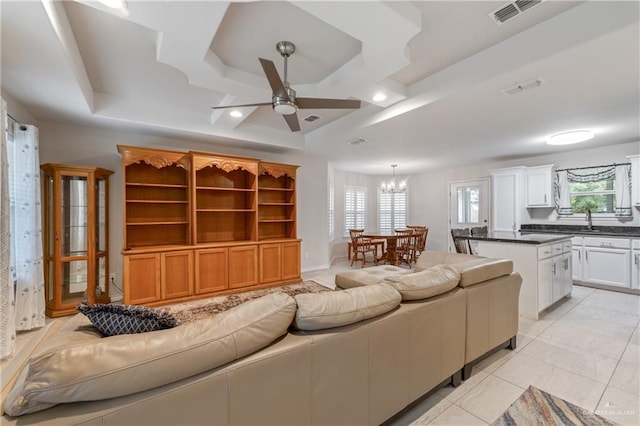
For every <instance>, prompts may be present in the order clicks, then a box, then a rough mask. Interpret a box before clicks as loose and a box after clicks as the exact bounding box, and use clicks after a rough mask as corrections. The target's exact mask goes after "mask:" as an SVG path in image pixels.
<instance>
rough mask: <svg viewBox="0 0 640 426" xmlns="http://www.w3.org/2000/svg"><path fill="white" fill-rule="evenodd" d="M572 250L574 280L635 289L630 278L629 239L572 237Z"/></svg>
mask: <svg viewBox="0 0 640 426" xmlns="http://www.w3.org/2000/svg"><path fill="white" fill-rule="evenodd" d="M578 238H579V240H578ZM571 251H572V258H573V265H574V271H573V279H574V280H576V281H581V282H584V283H593V284H602V285H608V286H615V287H626V288H634V287H633V286H632V277H631V275H632V273H633V267H634V266H636V265H635V264H634V263H633V260H634V259H632V255H631V254H632V253H631V240H630V239H629V238H615V237H606V238H605V237H602V238H598V237H584V238H582V237H575V238H574V239H573V246H572V248H571ZM638 260H639V262H640V259H638ZM635 288H637V287H635Z"/></svg>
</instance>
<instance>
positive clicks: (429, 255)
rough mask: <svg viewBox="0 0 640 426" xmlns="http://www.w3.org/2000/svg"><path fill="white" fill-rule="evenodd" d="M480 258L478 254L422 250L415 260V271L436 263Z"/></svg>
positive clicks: (451, 262)
mask: <svg viewBox="0 0 640 426" xmlns="http://www.w3.org/2000/svg"><path fill="white" fill-rule="evenodd" d="M476 259H482V257H480V256H476V255H473V254H464V253H447V252H440V251H428V250H427V251H423V252H422V253H421V254H420V257H418V260H417V261H416V266H415V271H416V272H421V271H424V270H425V269H429V268H431V267H433V266H436V265H443V264H445V265H449V264H456V263H464V262H469V261H471V260H476Z"/></svg>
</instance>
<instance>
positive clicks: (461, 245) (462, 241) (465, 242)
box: [451, 228, 471, 254]
mask: <svg viewBox="0 0 640 426" xmlns="http://www.w3.org/2000/svg"><path fill="white" fill-rule="evenodd" d="M469 235H471V234H470V232H469V229H467V228H465V229H451V239H452V240H453V245H454V247H455V248H456V253H463V254H471V243H470V242H469V239H467V238H460V237H467V236H469Z"/></svg>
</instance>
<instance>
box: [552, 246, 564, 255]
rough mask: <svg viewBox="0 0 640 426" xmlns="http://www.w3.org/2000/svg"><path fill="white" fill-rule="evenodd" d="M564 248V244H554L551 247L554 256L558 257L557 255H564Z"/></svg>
mask: <svg viewBox="0 0 640 426" xmlns="http://www.w3.org/2000/svg"><path fill="white" fill-rule="evenodd" d="M563 247H564V244H563V243H554V244H552V245H551V251H552V252H553V255H554V256H555V255H557V254H562V252H563Z"/></svg>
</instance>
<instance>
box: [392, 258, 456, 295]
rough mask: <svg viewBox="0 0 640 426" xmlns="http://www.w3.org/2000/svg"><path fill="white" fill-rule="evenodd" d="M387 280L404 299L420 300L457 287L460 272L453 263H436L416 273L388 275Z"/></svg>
mask: <svg viewBox="0 0 640 426" xmlns="http://www.w3.org/2000/svg"><path fill="white" fill-rule="evenodd" d="M386 281H387V282H389V283H390V284H391V285H392V286H394V287H395V289H396V290H398V291H399V292H400V294H401V295H402V300H419V299H426V298H428V297H433V296H437V295H439V294H442V293H446V292H447V291H449V290H451V289H453V288H455V287H456V286H457V285H458V282H459V281H460V274H459V273H458V271H457V270H456V269H455V268H454V267H453V266H451V265H436V266H433V267H431V268H429V269H425V270H424V271H421V272H416V273H414V274H409V275H401V276H398V277H388V278H386Z"/></svg>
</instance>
